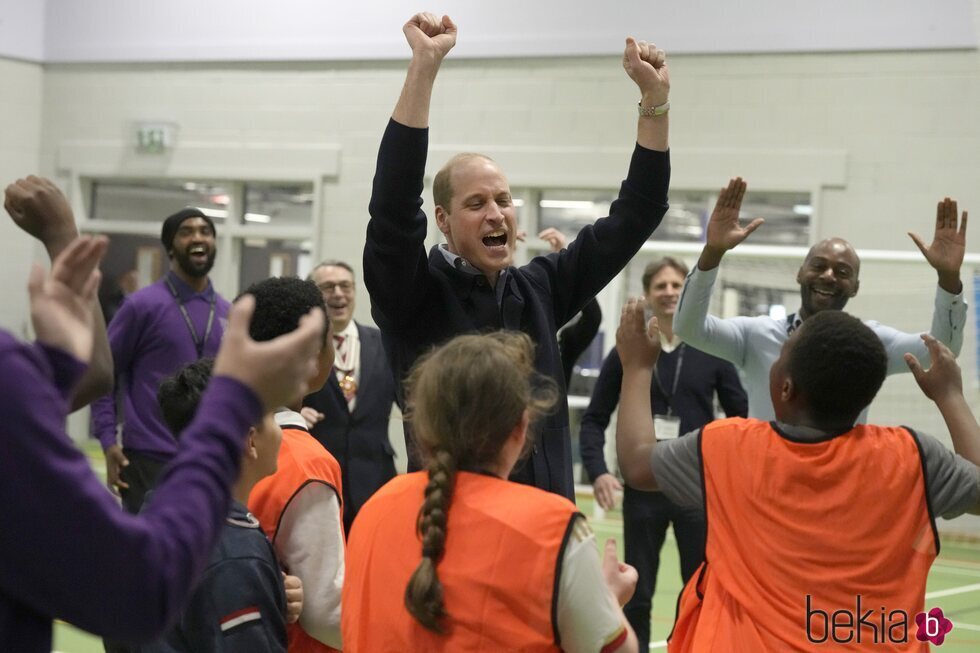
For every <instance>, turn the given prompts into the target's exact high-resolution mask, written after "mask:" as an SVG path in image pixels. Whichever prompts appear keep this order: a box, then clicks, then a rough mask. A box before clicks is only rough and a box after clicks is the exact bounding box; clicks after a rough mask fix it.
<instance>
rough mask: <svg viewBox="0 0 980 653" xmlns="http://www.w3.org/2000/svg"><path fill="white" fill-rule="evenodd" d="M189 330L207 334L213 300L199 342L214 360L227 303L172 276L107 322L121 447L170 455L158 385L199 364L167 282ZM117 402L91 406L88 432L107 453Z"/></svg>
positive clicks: (130, 298)
mask: <svg viewBox="0 0 980 653" xmlns="http://www.w3.org/2000/svg"><path fill="white" fill-rule="evenodd" d="M167 279H170V281H171V282H172V283H173V285H174V288H175V289H176V290H177V296H178V297H179V298H180V300H181V301H182V302H183V305H184V308H186V309H187V314H188V316H189V317H190V319H191V322H192V323H193V325H194V329H195V330H196V332H197V337H198V339H201V338H203V337H204V334H205V332H206V331H207V323H208V314H209V312H210V307H211V298H212V296H214V297H215V307H214V308H215V314H214V324H213V326H212V327H211V334H210V335H209V336H208V338H207V340H206V341H205V342H204V348H203V354H202V356H214V355H216V354H217V353H218V347H219V346H221V336H222V334H223V333H224V330H225V325H226V324H227V322H228V309H229V308H230V306H231V305H230V304H229V303H228V301H227V300H225V299H224V298H223V297H221V296H220V295H217V293H216V292H215V290H214V287H213V286H212V285H211V282H210V281H208V287H207V288H205V290H204V291H203V292H199V293H196V292H194V291H193V290H192V289H191V287H190V286H188V285H187V284H186V283H184V282H183V281H181V280H180V279H179V278H178V277H177V275H176V274H174V273H173V272H168V273H167V276H166V277H164V278H162V279H160V280H159V281H157V282H156V283H154V284H152V285H149V286H147V287H146V288H143V289H142V290H139V291H137V292H135V293H133V294H132V295H129V296H128V297H127V298H126V300H125V301H124V302H123V304H122V306H121V307H120V308H119V310H118V311H117V312H116V314H115V316H114V317H113V318H112V321H111V322H109V328H108V331H109V346H110V347H111V348H112V358H113V361H114V363H115V370H116V390H115V391H116V394H117V395H118V394H120V393H121V395H122V408H123V415H122V423H123V430H122V444H123V447H125V448H126V449H132V450H134V451H138V452H140V453H143V454H147V455H149V456H152V457H154V458H158V459H160V460H167V459H169V458H170V457H172V456H173V455H174V452H175V451H176V443H175V441H174V437H173V435H171V433H170V430H169V429H168V428H167V425H166V424H165V423H164V421H163V416H162V415H161V413H160V406H159V405H158V404H157V388H159V387H160V381H162V380H163V379H164V378H166V377H167V376H170V375H171V374H173V373H174V372H176V371H177V370H178V369H180V368H181V367H183V366H184V365H185V364H187V363H190V362H192V361H195V360H197V359H198V354H197V347H196V346H195V345H194V338H193V336H192V335H191V331H190V328H189V327H188V326H187V321H186V320H185V319H184V316H183V314H182V313H181V310H180V306H179V305H178V303H177V301H176V300H175V299H174V296H173V294H172V293H171V292H170V288H169V287H168V286H167V283H166V280H167ZM117 421H118V420H117V417H116V402H115V399H114V396H113V395H106V396H105V397H102V398H100V399H97V400H96V401H94V402H93V403H92V433H93V435H94V436H95V437H96V438H98V440H99V442H101V443H102V448H103V449H108V448H109V447H110V446H112V445H113V444H115V443H116V422H117Z"/></svg>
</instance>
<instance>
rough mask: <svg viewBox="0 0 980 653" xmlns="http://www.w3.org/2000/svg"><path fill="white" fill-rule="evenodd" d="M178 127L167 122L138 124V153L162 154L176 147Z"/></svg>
mask: <svg viewBox="0 0 980 653" xmlns="http://www.w3.org/2000/svg"><path fill="white" fill-rule="evenodd" d="M176 133H177V126H176V125H174V124H172V123H165V122H141V123H136V151H137V152H139V153H141V154H162V153H163V152H166V151H167V150H169V149H170V148H172V147H173V146H174V142H175V140H176Z"/></svg>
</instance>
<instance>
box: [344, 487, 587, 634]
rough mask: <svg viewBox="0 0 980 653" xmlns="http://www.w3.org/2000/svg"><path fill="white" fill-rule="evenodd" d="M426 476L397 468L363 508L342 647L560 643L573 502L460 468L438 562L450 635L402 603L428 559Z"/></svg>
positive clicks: (352, 549) (352, 548)
mask: <svg viewBox="0 0 980 653" xmlns="http://www.w3.org/2000/svg"><path fill="white" fill-rule="evenodd" d="M427 483H428V475H427V474H426V473H425V472H417V473H414V474H407V475H403V476H399V477H397V478H395V479H393V480H392V481H390V482H389V483H388V484H387V485H385V486H384V487H383V488H381V489H380V490H379V491H378V492H377V493H376V494H375V495H374V496H373V497H372V498H371V499H370V500H369V501H368V502H367V503H366V504H365V505H364V507H363V508H362V509H361V511H360V512H359V513H358V514H357V520H356V521H355V522H354V527H353V528H352V529H351V536H350V540H349V542H348V547H347V567H346V576H345V578H344V591H343V608H342V612H341V622H342V632H343V638H344V651H345V653H352V652H353V653H358V652H362V653H387V652H394V651H399V652H401V651H426V653H431V652H433V651H529V652H530V651H559V650H560V649H559V648H558V644H557V640H558V633H557V626H556V614H557V613H556V610H557V606H556V598H557V597H556V593H557V590H558V572H559V570H560V565H561V560H562V557H563V550H564V546H565V541H566V539H567V537H568V535H569V534H570V533H571V527H572V525H573V524H574V522H575V521H576V520H575V517H576V516H578V515H579V513H578V512H577V510H576V509H575V505H574V504H572V503H571V502H570V501H568V500H567V499H565V498H563V497H560V496H558V495H555V494H550V493H547V492H544V491H542V490H539V489H537V488H533V487H528V486H526V485H519V484H517V483H511V482H509V481H505V480H503V479H499V478H496V477H491V476H486V475H483V474H472V473H467V472H459V473H458V474H457V476H456V482H455V486H454V488H453V494H452V503H450V507H449V521H448V524H447V526H446V546H445V553H444V555H443V557H442V559H441V560H440V561H439V563H438V566H437V567H436V569H437V572H438V574H439V579H440V581H441V582H442V586H443V590H444V600H445V609H446V612H447V613H448V615H449V618H448V619H447V620H446V622H445V625H446V627H447V634H445V635H437V634H435V633H433V632H431V631H428V630H426V629H425V628H423V627H422V626H421V625H420V624H419V623H418V622H417V621H416V620H415V618H414V617H412V616H411V615H410V614H409V612H408V610H407V609H406V608H405V588H406V587H407V586H408V580H409V578H410V577H411V575H412V573H413V572H414V571H415V568H416V567H417V566H418V564H419V562H420V561H421V558H422V541H421V538H420V536H419V534H418V533H417V532H416V523H417V520H418V514H419V509H420V508H421V507H422V499H423V493H424V490H425V486H426V484H427ZM603 589H604V588H597V590H596V591H600V590H603Z"/></svg>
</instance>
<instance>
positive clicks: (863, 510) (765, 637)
mask: <svg viewBox="0 0 980 653" xmlns="http://www.w3.org/2000/svg"><path fill="white" fill-rule="evenodd" d="M699 444H700V455H701V469H702V474H703V478H704V485H703V488H704V500H705V517H706V522H707V541H706V547H705V562H704V563H703V564H702V565H701V568H700V569H699V570H698V572H696V573H695V574H694V575H693V576H692V577H691V579H690V581H689V582H688V583H687V585H686V586H685V588H684V590H683V591H682V593H681V597H680V600H679V602H678V613H677V621H676V623H675V625H674V632H673V634H672V635H671V638H670V641H669V645H668V651H669V652H670V653H688V652H701V651H704V652H714V651H732V652H734V653H740V652H743V651H744V652H746V653H761V652H764V651H773V652H779V653H783V652H785V651H818V650H821V649H824V648H825V649H826V650H833V651H850V650H874V651H927V650H928V647H927V645H926V644H924V643H921V642H919V641H917V640H916V638H915V633H916V629H917V626H916V623H915V615H916V614H918V613H919V612H922V610H923V604H924V601H925V599H924V596H925V587H926V576H927V575H928V573H929V568H930V566H931V565H932V562H933V560H934V559H935V557H936V555H937V554H938V552H939V537H938V534H937V532H936V527H935V523H934V520H933V518H932V516H931V509H930V507H929V505H928V499H927V494H926V487H925V477H924V472H923V466H922V457H921V455H920V450H919V445H918V441H917V440H916V438H915V436H914V435H913V434H912V433H910V432H909V431H908V430H906V429H903V428H888V427H881V426H871V425H859V426H856V427H854V428H853V429H851V430H850V431H848V432H846V433H844V434H842V435H838V436H835V437H829V438H826V439H824V440H821V441H811V442H804V441H798V440H794V439H791V438H789V437H786V436H783V435H780V434H779V433H778V432H776V430H775V429H774V428H773V427H772V426H771V425H770V424H769V423H767V422H762V421H759V420H751V419H738V418H736V419H726V420H720V421H716V422H713V423H712V424H709V425H708V426H705V427H704V429H703V430H702V432H701V435H700V442H699ZM902 619H904V620H905V624H906V628H904V629H903V628H902V627H901V622H902Z"/></svg>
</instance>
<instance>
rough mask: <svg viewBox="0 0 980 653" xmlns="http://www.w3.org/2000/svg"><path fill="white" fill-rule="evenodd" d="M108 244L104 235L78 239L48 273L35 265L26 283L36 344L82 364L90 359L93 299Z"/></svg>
mask: <svg viewBox="0 0 980 653" xmlns="http://www.w3.org/2000/svg"><path fill="white" fill-rule="evenodd" d="M108 242H109V241H108V240H107V239H106V238H105V237H104V236H96V237H88V236H86V237H83V238H78V239H76V240H74V241H73V242H72V243H71V244H70V245H69V246H68V247H66V248H65V250H64V251H62V252H61V254H59V255H58V257H57V258H55V260H54V262H53V264H52V266H51V272H50V273H49V274H47V275H45V273H44V270H43V269H42V268H41V267H40V266H39V265H35V266H34V268H33V269H32V270H31V277H30V281H29V282H28V292H29V294H30V298H31V322H32V323H33V325H34V332H35V333H36V334H37V340H38V342H42V343H44V344H47V345H50V346H53V347H57V348H59V349H62V350H64V351H66V352H68V353H69V354H71V355H73V356H74V357H75V358H78V359H79V360H81V361H84V362H88V360H89V359H90V358H91V356H92V344H93V341H94V335H93V323H94V315H93V310H94V302H93V300H94V298H95V291H96V289H97V288H98V286H99V280H100V279H101V274H100V273H99V270H98V265H99V262H100V261H101V260H102V257H103V255H104V254H105V251H106V247H107V246H108Z"/></svg>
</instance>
